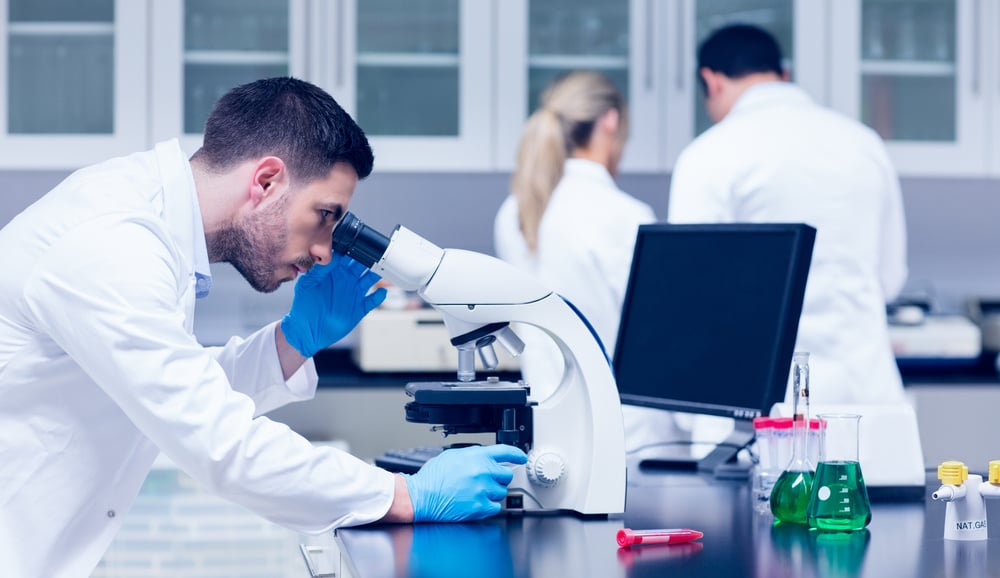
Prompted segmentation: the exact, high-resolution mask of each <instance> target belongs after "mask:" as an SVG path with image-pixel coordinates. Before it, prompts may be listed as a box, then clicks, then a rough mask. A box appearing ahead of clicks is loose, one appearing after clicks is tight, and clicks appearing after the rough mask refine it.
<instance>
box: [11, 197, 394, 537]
mask: <svg viewBox="0 0 1000 578" xmlns="http://www.w3.org/2000/svg"><path fill="white" fill-rule="evenodd" d="M183 259H184V257H183V256H182V255H179V254H177V252H176V248H175V245H173V243H172V241H171V240H170V238H169V233H168V232H166V231H165V230H164V229H162V228H161V225H160V223H159V221H158V220H156V219H149V220H148V221H144V220H143V219H138V218H136V217H131V218H124V217H122V218H103V219H95V220H94V221H91V222H89V223H87V224H85V225H81V226H78V227H77V228H76V229H75V230H74V231H72V232H70V233H68V234H66V235H64V236H63V237H62V239H61V240H60V241H59V242H58V243H56V244H55V245H53V247H52V248H51V249H50V250H49V251H48V252H47V253H46V254H45V255H44V257H43V258H42V259H40V260H39V262H38V263H37V264H36V266H35V270H34V271H33V273H32V275H31V277H30V278H29V280H28V286H27V288H26V294H27V295H28V299H27V304H26V306H27V309H28V311H29V314H30V316H31V317H32V318H33V320H34V323H36V324H37V325H38V327H39V330H40V331H43V332H45V333H46V334H47V335H48V336H49V337H50V338H51V339H52V340H53V341H54V342H55V345H57V346H58V347H59V348H61V349H62V350H63V351H65V352H66V353H67V354H68V356H69V357H71V358H72V359H73V360H74V361H75V362H76V363H77V364H79V366H80V367H81V368H82V369H83V371H84V372H86V373H87V374H88V375H89V376H90V378H92V379H93V381H94V382H95V383H97V384H98V386H100V387H101V389H102V390H103V391H104V392H105V393H106V394H107V396H108V397H109V398H110V399H111V400H112V401H113V402H114V403H115V404H116V405H117V406H118V408H120V410H121V411H122V412H123V413H124V414H125V415H126V416H128V418H129V419H130V420H131V422H132V423H133V424H134V425H135V427H136V428H138V429H139V430H140V431H141V432H142V433H143V434H144V435H145V436H147V437H148V438H149V439H150V440H151V441H152V442H153V443H154V444H156V445H157V446H158V447H159V448H160V450H161V451H163V452H164V453H165V454H166V455H167V456H168V457H170V458H171V459H172V460H173V461H174V462H175V463H177V464H178V465H179V466H180V467H181V468H182V469H183V470H184V471H186V472H187V473H188V474H190V475H191V476H192V477H193V478H194V479H196V480H197V481H198V482H199V483H201V484H203V485H204V486H206V487H207V488H209V489H211V490H213V491H215V492H216V493H218V494H220V495H221V496H223V497H225V498H227V499H230V500H232V501H234V502H236V503H239V504H242V505H244V506H246V507H248V508H250V509H251V510H254V511H256V512H257V513H259V514H261V515H262V516H264V517H266V518H268V519H270V520H272V521H274V522H276V523H278V524H281V525H284V526H286V527H289V528H292V529H294V530H297V531H302V532H322V531H325V530H328V529H330V528H334V527H337V526H349V525H357V524H364V523H368V522H373V521H376V520H378V519H380V518H382V517H383V516H384V515H385V513H386V512H387V511H388V509H389V507H390V505H391V503H392V499H393V489H394V479H393V476H392V474H390V473H389V472H386V471H384V470H380V469H378V468H374V467H373V466H370V465H368V464H366V463H364V462H362V461H361V460H359V459H357V458H355V457H353V456H351V455H350V454H347V453H345V452H342V451H339V450H336V449H333V448H314V447H313V446H312V445H311V444H310V443H309V442H308V441H307V440H305V439H304V438H303V437H301V436H299V435H298V434H296V433H294V432H292V431H291V430H290V429H289V428H288V427H287V426H285V425H284V424H279V423H276V422H273V421H270V420H268V419H267V418H264V417H258V418H254V414H255V411H256V410H255V407H254V403H253V401H252V400H251V399H250V398H249V397H247V396H246V395H244V394H242V393H239V392H237V391H234V390H233V388H232V387H231V386H230V382H229V379H227V376H226V373H225V372H224V371H223V368H222V367H221V366H220V365H219V363H218V362H217V361H216V360H215V359H214V358H213V356H212V355H211V354H210V353H208V352H207V351H206V350H205V349H204V348H203V347H202V346H201V345H199V344H198V342H197V341H196V340H195V338H194V336H193V335H191V334H190V333H189V332H188V331H187V330H186V329H185V326H184V307H183V306H182V298H183V296H184V295H185V292H186V291H191V290H193V287H192V286H191V281H190V279H188V278H184V277H185V275H186V273H185V272H182V267H180V266H179V265H178V264H179V263H182V262H183ZM93 427H102V424H101V423H94V424H93ZM67 483H70V481H67Z"/></svg>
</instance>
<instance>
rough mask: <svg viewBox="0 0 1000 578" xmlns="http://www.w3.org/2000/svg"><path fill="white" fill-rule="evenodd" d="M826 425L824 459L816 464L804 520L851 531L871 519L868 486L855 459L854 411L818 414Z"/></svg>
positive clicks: (856, 417) (856, 419) (816, 525)
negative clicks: (851, 412)
mask: <svg viewBox="0 0 1000 578" xmlns="http://www.w3.org/2000/svg"><path fill="white" fill-rule="evenodd" d="M819 417H820V419H821V420H822V422H823V423H825V424H826V447H825V449H824V456H825V457H824V458H823V460H822V461H820V462H819V463H818V464H817V465H816V476H815V478H814V479H813V486H812V492H811V493H810V496H809V505H808V507H807V514H806V516H807V519H808V522H809V527H811V528H817V529H819V530H833V531H841V532H853V531H855V530H862V529H864V527H865V526H867V525H868V524H869V523H870V522H871V521H872V509H871V503H870V502H869V501H868V489H867V488H866V487H865V478H864V476H863V475H862V474H861V463H860V462H859V461H858V422H859V420H860V419H861V416H860V415H857V414H829V413H824V414H820V416H819Z"/></svg>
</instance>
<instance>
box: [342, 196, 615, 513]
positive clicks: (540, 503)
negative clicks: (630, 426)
mask: <svg viewBox="0 0 1000 578" xmlns="http://www.w3.org/2000/svg"><path fill="white" fill-rule="evenodd" d="M333 250H334V251H335V252H337V253H340V254H344V255H348V256H350V257H352V258H353V259H355V260H356V261H358V262H360V263H362V264H363V265H365V266H367V267H369V268H370V269H371V270H372V271H374V272H376V273H378V274H379V275H381V276H382V277H383V278H384V279H386V280H388V281H391V282H392V283H394V284H395V285H397V286H398V287H400V288H402V289H405V290H408V291H416V292H417V294H418V295H419V296H420V297H421V298H422V299H423V300H424V301H425V302H427V303H428V304H429V305H430V306H431V307H433V308H434V309H436V310H437V311H439V312H440V313H441V315H442V317H443V318H444V323H445V327H446V328H447V330H448V333H449V335H450V337H451V344H452V345H454V346H455V348H456V349H457V350H458V374H457V380H456V381H454V382H417V383H410V384H407V386H406V393H407V395H408V396H410V397H412V398H413V401H411V402H409V403H407V404H406V408H405V409H406V420H407V421H410V422H414V423H428V424H434V428H433V429H437V430H439V431H441V432H443V433H444V435H450V434H458V433H477V432H486V433H490V432H496V440H497V443H504V444H509V445H513V446H517V447H519V448H521V449H522V450H524V451H525V452H526V453H527V454H528V462H527V464H525V465H524V466H515V467H514V479H513V481H512V482H511V483H510V485H509V486H508V491H507V498H506V502H505V504H504V509H505V510H506V511H507V512H508V513H513V512H518V513H536V512H538V513H545V512H564V511H565V512H574V513H577V514H580V515H583V516H606V515H608V514H621V513H624V511H625V470H626V466H625V433H624V426H623V423H622V414H621V404H620V401H619V398H618V388H617V386H616V384H615V379H614V375H613V373H612V370H611V365H610V363H609V361H608V358H607V356H606V355H605V353H604V349H603V348H602V347H601V345H600V342H599V340H598V339H597V337H596V334H595V333H594V331H593V329H592V328H591V327H590V324H589V323H588V322H587V321H586V319H585V318H584V317H583V316H582V315H581V314H580V313H579V312H578V311H577V310H576V308H575V307H573V306H572V305H571V304H569V303H568V302H567V301H565V300H564V299H562V298H561V297H560V296H559V295H557V294H556V293H554V292H553V291H551V290H549V289H546V288H545V287H543V286H542V285H540V284H539V283H538V281H537V280H535V279H534V278H533V277H531V276H530V275H528V274H526V273H523V272H521V271H520V270H518V269H517V268H515V267H513V266H512V265H510V264H508V263H505V262H504V261H501V260H499V259H496V258H494V257H491V256H489V255H484V254H482V253H476V252H472V251H464V250H459V249H441V248H440V247H438V246H436V245H434V244H433V243H431V242H429V241H427V240H426V239H424V238H422V237H420V236H419V235H417V234H415V233H413V232H412V231H410V230H409V229H407V228H405V227H402V226H397V227H396V228H395V230H394V231H393V232H392V234H391V236H390V237H386V236H384V235H382V234H381V233H379V232H378V231H375V230H374V229H372V228H371V227H368V226H367V225H365V224H364V223H363V222H361V221H360V220H359V219H358V218H357V217H355V216H354V215H353V214H351V213H347V214H345V215H344V217H343V219H342V220H341V222H340V223H339V224H338V225H337V227H336V229H335V230H334V232H333ZM511 323H519V324H527V325H532V326H535V327H537V328H539V329H541V330H542V331H543V332H545V333H546V334H547V335H548V336H549V337H551V339H552V340H553V341H554V342H555V343H556V345H557V346H558V348H559V350H560V351H561V352H562V356H563V360H564V366H565V367H564V371H563V373H562V377H561V380H560V381H559V383H557V384H546V385H551V386H550V387H546V388H545V393H544V394H543V395H542V396H540V398H536V396H533V395H532V391H531V387H530V385H531V384H525V383H524V382H523V381H520V382H517V383H513V382H501V381H499V380H498V379H497V378H496V377H489V378H487V379H486V380H476V369H475V363H476V356H477V355H478V357H479V359H480V362H481V364H482V366H483V367H484V368H485V369H487V370H489V369H493V368H495V367H496V365H497V356H496V350H495V349H494V345H495V344H497V343H499V344H500V345H501V346H502V347H504V348H505V349H506V350H507V351H508V352H509V353H510V354H511V355H513V356H516V355H519V354H520V353H521V352H522V351H523V350H524V342H523V341H521V339H520V338H519V337H518V336H517V335H516V334H515V333H514V331H513V329H512V328H511V326H510V324H511ZM541 389H542V388H536V390H541Z"/></svg>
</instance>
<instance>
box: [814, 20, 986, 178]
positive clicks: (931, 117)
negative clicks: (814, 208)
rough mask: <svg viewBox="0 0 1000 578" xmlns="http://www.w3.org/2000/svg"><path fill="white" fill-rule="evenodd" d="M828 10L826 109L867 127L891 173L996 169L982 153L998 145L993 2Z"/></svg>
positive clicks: (983, 172)
mask: <svg viewBox="0 0 1000 578" xmlns="http://www.w3.org/2000/svg"><path fill="white" fill-rule="evenodd" d="M832 7H833V12H832V22H833V27H834V29H835V30H837V34H835V35H834V36H833V37H832V42H831V55H832V58H831V61H830V67H831V68H830V78H831V84H832V86H833V92H832V102H831V104H832V105H833V107H834V108H837V109H838V110H841V111H843V112H845V113H846V114H848V115H850V116H853V117H855V118H859V119H861V120H862V121H863V122H865V123H866V124H868V125H869V126H871V127H872V128H874V129H875V130H876V131H877V132H878V133H879V134H880V135H881V136H882V138H883V139H885V140H886V141H887V144H888V147H889V152H890V154H891V156H892V158H893V160H894V161H895V163H896V166H897V168H898V170H899V171H900V173H902V174H904V175H950V176H955V175H969V176H983V175H986V174H988V173H989V172H990V171H991V170H992V171H994V174H997V173H998V172H1000V164H997V162H996V160H997V159H996V155H995V154H993V153H992V152H991V149H996V148H997V147H1000V131H998V130H997V127H998V125H997V124H996V120H995V117H997V116H998V114H997V111H998V110H1000V87H998V86H997V85H998V83H1000V80H998V78H1000V74H998V73H997V66H998V65H1000V52H998V49H997V45H996V38H995V37H996V34H995V30H996V28H997V19H998V18H1000V6H998V3H997V2H995V1H993V0H907V1H906V2H900V1H898V0H842V1H837V2H833V3H832ZM834 79H835V82H834ZM991 122H992V123H993V124H991Z"/></svg>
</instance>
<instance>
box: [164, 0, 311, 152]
mask: <svg viewBox="0 0 1000 578" xmlns="http://www.w3.org/2000/svg"><path fill="white" fill-rule="evenodd" d="M306 19H307V0H157V2H155V3H154V14H153V22H155V26H154V27H153V30H154V39H153V50H154V66H156V67H157V74H156V75H155V76H154V79H153V83H154V93H153V99H154V102H155V103H157V104H156V106H155V107H154V112H155V115H156V116H155V117H154V136H155V140H163V139H167V138H173V137H181V140H182V144H183V146H184V148H185V150H187V152H189V153H190V152H194V150H196V149H197V147H198V146H200V143H201V133H202V131H203V130H204V125H205V120H206V119H207V118H208V115H209V113H211V111H212V107H213V106H214V104H215V102H216V101H217V100H218V99H219V97H221V96H222V95H223V94H225V93H226V92H228V91H229V90H230V89H231V88H234V87H236V86H239V85H241V84H245V83H247V82H252V81H254V80H257V79H260V78H268V77H272V76H287V75H293V76H298V77H302V76H303V75H304V72H305V68H306V66H305V49H306V40H305V30H306V27H307V26H306Z"/></svg>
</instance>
